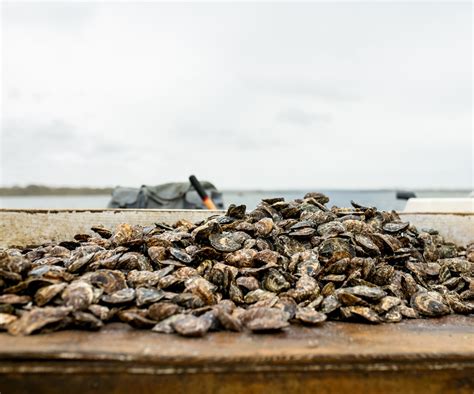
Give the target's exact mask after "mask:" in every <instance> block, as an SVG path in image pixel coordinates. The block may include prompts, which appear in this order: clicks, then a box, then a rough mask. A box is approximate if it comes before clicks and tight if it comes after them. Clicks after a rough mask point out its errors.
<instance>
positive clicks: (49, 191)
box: [0, 185, 471, 197]
mask: <svg viewBox="0 0 474 394" xmlns="http://www.w3.org/2000/svg"><path fill="white" fill-rule="evenodd" d="M113 189H114V188H113V187H67V186H64V187H52V186H41V185H29V186H24V187H22V186H10V187H0V197H18V196H98V195H102V196H103V195H109V196H110V195H111V194H112V191H113ZM309 190H310V189H286V190H282V189H273V190H260V189H221V191H222V192H223V193H244V194H245V193H269V194H278V193H300V194H302V193H306V192H308V191H309ZM311 190H315V191H321V192H325V191H326V192H328V191H331V192H345V191H348V192H384V191H385V192H387V191H396V190H412V191H415V192H464V193H465V194H466V195H468V194H469V193H470V192H471V190H470V189H468V188H450V189H441V188H432V189H410V188H396V187H394V188H380V189H344V188H313V189H311Z"/></svg>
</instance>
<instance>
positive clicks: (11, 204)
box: [0, 190, 470, 210]
mask: <svg viewBox="0 0 474 394" xmlns="http://www.w3.org/2000/svg"><path fill="white" fill-rule="evenodd" d="M318 191H321V192H323V193H325V194H326V195H327V196H328V197H329V198H330V201H329V204H328V205H329V206H332V205H337V206H339V207H345V206H349V205H350V201H351V200H354V201H355V202H357V203H360V204H363V205H367V206H375V207H377V208H378V209H383V210H392V209H394V210H403V208H404V207H405V203H406V202H405V201H403V200H397V199H396V191H395V190H318ZM306 192H307V191H305V190H300V191H257V190H255V191H235V190H232V191H224V192H223V194H224V202H225V204H226V205H229V204H231V203H234V204H245V205H247V208H248V209H253V208H255V207H256V206H257V204H258V203H259V201H260V200H261V199H262V198H268V197H284V198H285V199H286V200H292V199H295V198H301V197H303V196H304V195H305V193H306ZM469 193H470V191H469V190H449V191H437V190H423V191H416V194H417V196H418V197H466V196H468V195H469ZM109 199H110V196H108V195H98V196H14V197H0V208H19V209H27V208H38V209H41V208H51V209H54V208H57V209H61V208H86V209H87V208H89V209H93V208H99V209H100V208H105V207H106V206H107V203H108V202H109Z"/></svg>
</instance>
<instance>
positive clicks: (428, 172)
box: [0, 2, 472, 189]
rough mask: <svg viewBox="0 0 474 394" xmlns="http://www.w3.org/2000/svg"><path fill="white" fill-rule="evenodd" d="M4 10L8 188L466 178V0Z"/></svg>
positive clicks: (443, 182)
mask: <svg viewBox="0 0 474 394" xmlns="http://www.w3.org/2000/svg"><path fill="white" fill-rule="evenodd" d="M2 7H3V10H4V12H3V20H2V22H4V23H2V33H3V42H2V44H3V47H2V53H1V62H2V72H3V75H2V82H3V84H2V87H1V89H2V92H1V93H2V99H3V103H2V108H1V110H2V125H1V127H2V130H1V139H0V143H1V147H0V152H1V158H0V163H1V167H2V172H3V174H2V176H1V179H0V183H1V184H18V183H19V184H27V183H32V182H34V183H47V184H56V185H57V184H70V185H87V184H89V185H97V186H101V185H114V184H128V185H131V186H133V185H139V184H142V183H147V184H151V183H160V182H166V181H173V180H185V179H186V178H187V176H188V175H189V174H190V173H196V174H197V175H199V177H200V178H203V179H204V178H207V179H209V180H211V181H213V182H215V183H216V184H217V185H218V186H219V187H221V188H279V189H285V188H306V189H307V188H315V187H340V188H341V187H356V188H363V187H393V186H406V187H412V186H413V187H416V188H421V187H430V186H436V187H459V186H470V185H471V179H472V59H471V54H472V48H471V47H472V37H471V27H472V16H471V13H470V5H469V4H458V3H456V4H448V3H443V4H438V3H437V4H435V3H426V4H425V3H423V4H421V3H416V4H415V3H413V4H411V3H410V4H395V3H393V4H376V3H370V4H369V3H356V4H355V3H354V4H352V3H344V4H343V5H341V4H330V3H304V4H303V3H298V4H289V3H288V4H286V3H285V4H280V3H279V4H273V3H272V4H263V3H258V4H257V3H246V4H237V3H226V4H217V3H206V4H204V3H198V4H183V3H180V4H171V3H153V2H133V3H116V2H115V3H108V2H107V3H100V4H98V3H95V4H91V3H64V2H62V3H46V2H42V3H41V4H35V5H32V3H14V4H13V3H11V2H10V3H3V4H2ZM420 26H423V29H420ZM469 163H471V165H469Z"/></svg>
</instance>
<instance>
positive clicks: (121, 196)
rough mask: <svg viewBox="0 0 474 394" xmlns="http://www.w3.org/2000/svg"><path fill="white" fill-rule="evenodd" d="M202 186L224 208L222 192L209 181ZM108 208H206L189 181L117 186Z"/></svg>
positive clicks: (219, 206)
mask: <svg viewBox="0 0 474 394" xmlns="http://www.w3.org/2000/svg"><path fill="white" fill-rule="evenodd" d="M201 184H202V187H203V188H204V189H205V190H206V192H207V194H208V195H209V197H211V199H212V200H213V201H214V204H216V206H217V208H218V209H224V203H223V201H222V193H220V192H219V191H218V190H217V189H216V188H215V186H214V185H213V184H212V183H210V182H207V181H202V182H201ZM107 207H108V208H150V209H154V208H159V209H206V208H205V207H204V205H203V204H202V202H201V198H200V197H199V195H198V194H197V192H196V190H194V187H193V186H192V185H191V184H190V183H188V182H182V183H164V184H162V185H158V186H146V185H143V186H142V187H140V188H132V187H122V186H117V187H116V188H115V189H114V190H113V192H112V199H111V200H110V202H109V204H108V206H107Z"/></svg>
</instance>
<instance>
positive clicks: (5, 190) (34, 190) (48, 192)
mask: <svg viewBox="0 0 474 394" xmlns="http://www.w3.org/2000/svg"><path fill="white" fill-rule="evenodd" d="M112 190H113V188H111V187H101V188H99V187H49V186H37V185H30V186H26V187H20V186H13V187H0V197H17V196H97V195H110V194H111V193H112Z"/></svg>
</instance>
